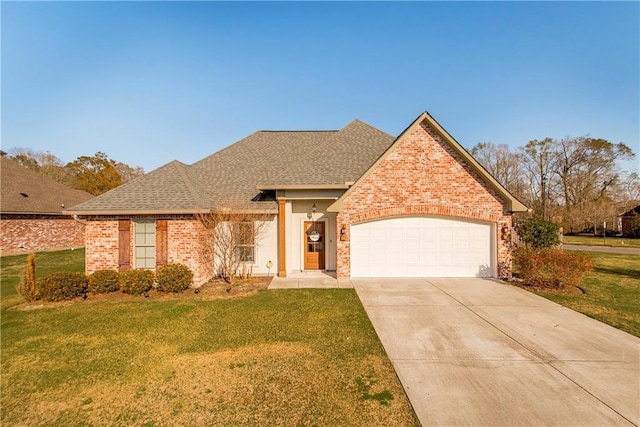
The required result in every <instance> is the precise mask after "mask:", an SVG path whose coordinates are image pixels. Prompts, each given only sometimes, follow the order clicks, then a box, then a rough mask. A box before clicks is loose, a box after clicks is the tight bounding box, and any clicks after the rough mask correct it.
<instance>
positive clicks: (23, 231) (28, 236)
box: [0, 215, 85, 255]
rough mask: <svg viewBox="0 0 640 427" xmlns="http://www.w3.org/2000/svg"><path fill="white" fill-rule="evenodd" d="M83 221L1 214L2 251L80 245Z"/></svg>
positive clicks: (67, 218)
mask: <svg viewBox="0 0 640 427" xmlns="http://www.w3.org/2000/svg"><path fill="white" fill-rule="evenodd" d="M84 228H85V227H84V225H82V224H81V223H79V222H78V221H75V220H74V219H73V218H71V217H69V216H53V215H50V216H45V215H39V216H34V215H2V218H1V219H0V251H1V252H2V254H3V255H4V254H11V253H25V252H36V251H46V250H54V249H65V248H77V247H82V246H84Z"/></svg>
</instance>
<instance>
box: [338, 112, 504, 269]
mask: <svg viewBox="0 0 640 427" xmlns="http://www.w3.org/2000/svg"><path fill="white" fill-rule="evenodd" d="M403 215H435V216H446V217H453V218H460V219H470V220H476V221H483V222H487V223H492V224H495V227H496V230H497V232H496V234H497V236H496V241H497V246H498V248H497V269H498V277H508V276H510V275H511V246H510V243H509V240H502V238H501V232H500V230H501V228H502V227H504V226H507V227H508V228H509V229H511V224H512V222H511V215H510V214H509V212H507V209H506V207H505V202H504V201H503V200H502V199H501V197H500V196H499V195H498V194H497V193H496V192H495V191H494V190H493V189H492V188H490V187H489V186H488V185H486V184H485V183H484V181H483V180H482V179H481V178H480V176H479V175H478V174H477V173H475V172H474V171H473V169H472V168H470V167H469V166H468V165H467V164H466V162H465V161H464V159H463V158H462V157H461V156H459V155H458V154H457V153H456V152H455V151H454V150H453V148H452V147H451V146H450V145H449V144H448V143H446V142H444V141H443V140H442V138H441V137H440V135H439V134H438V133H437V132H435V131H434V130H433V129H431V128H430V127H428V126H426V125H424V124H423V125H420V126H416V127H414V128H413V130H412V131H410V133H409V134H405V135H404V136H403V137H402V139H401V140H400V141H399V142H398V143H396V146H395V147H394V148H393V151H392V152H391V153H389V155H388V156H387V157H386V158H385V159H384V160H383V161H382V162H381V163H379V164H378V165H377V167H376V168H375V169H373V170H372V171H371V172H370V173H369V175H368V176H367V177H366V178H365V179H364V180H363V181H362V182H360V183H359V184H358V186H357V187H354V188H353V190H352V191H351V193H350V194H349V195H348V196H347V197H346V198H345V200H344V203H343V209H342V211H341V212H340V213H338V216H337V222H338V224H337V236H336V237H337V238H336V241H337V242H338V245H337V251H338V254H337V255H338V256H337V260H338V265H337V275H338V277H349V275H350V266H351V244H350V232H349V230H350V226H351V225H352V224H358V223H361V222H366V221H371V220H376V219H382V218H390V217H397V216H403ZM343 227H344V228H345V229H346V231H347V232H346V233H345V234H343V235H341V234H340V230H341V229H342V228H343Z"/></svg>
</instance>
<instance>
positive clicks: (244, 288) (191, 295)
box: [10, 276, 273, 311]
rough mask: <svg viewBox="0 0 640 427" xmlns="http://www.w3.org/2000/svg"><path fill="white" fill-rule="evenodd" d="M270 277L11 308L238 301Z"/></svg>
mask: <svg viewBox="0 0 640 427" xmlns="http://www.w3.org/2000/svg"><path fill="white" fill-rule="evenodd" d="M272 279H273V277H272V276H271V277H266V276H259V277H252V278H250V279H243V280H238V281H237V282H236V283H235V284H234V285H233V286H230V285H229V284H228V283H227V282H225V281H223V280H220V279H213V280H210V281H209V282H207V283H205V284H204V285H202V286H200V287H199V288H195V289H194V288H189V289H187V290H186V291H183V292H181V293H173V292H169V293H167V292H160V291H158V290H156V289H151V290H150V291H149V296H148V297H145V296H142V295H129V294H125V293H123V292H120V291H118V292H109V293H104V294H92V293H88V294H87V298H86V299H83V298H75V299H72V300H67V301H56V302H48V301H34V302H29V303H27V302H25V303H22V304H19V305H16V306H14V307H11V308H10V309H13V310H20V311H27V310H37V309H40V308H47V307H60V306H65V305H71V304H79V303H81V304H87V303H92V302H105V301H108V302H126V301H167V300H180V299H181V300H185V299H187V300H202V301H207V300H216V299H231V298H241V297H245V296H249V295H253V294H255V293H257V292H258V291H259V290H262V289H267V288H268V287H269V284H270V283H271V280H272Z"/></svg>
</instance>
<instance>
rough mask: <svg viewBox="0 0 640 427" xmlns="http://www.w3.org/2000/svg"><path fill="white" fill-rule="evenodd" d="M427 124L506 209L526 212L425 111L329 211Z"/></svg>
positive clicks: (524, 207) (335, 207) (521, 205)
mask: <svg viewBox="0 0 640 427" xmlns="http://www.w3.org/2000/svg"><path fill="white" fill-rule="evenodd" d="M423 123H424V124H425V125H427V126H428V127H430V128H431V129H434V130H435V131H436V132H437V133H438V135H440V137H441V138H442V139H443V141H444V142H446V143H447V144H449V146H451V147H452V148H453V150H454V151H455V152H456V153H457V154H458V155H459V156H461V157H462V158H463V159H464V161H465V162H467V164H468V165H469V166H470V167H471V168H472V169H473V170H474V171H475V172H476V173H477V174H478V175H479V176H480V177H481V178H483V179H484V181H485V182H486V183H487V184H488V185H489V186H491V187H492V188H493V189H494V190H495V191H496V192H497V193H498V194H499V195H500V196H502V197H503V199H504V200H505V202H506V203H507V209H508V210H509V211H511V212H526V211H528V208H527V207H526V206H525V205H524V204H523V203H522V202H521V201H519V200H518V199H516V198H515V197H514V196H513V195H512V194H511V193H510V192H509V191H507V189H506V188H504V187H503V186H502V185H501V184H500V183H499V182H498V181H497V180H496V179H495V178H494V177H493V176H492V175H491V174H490V173H489V172H488V171H487V170H486V169H485V168H484V167H483V166H482V165H480V163H478V161H477V160H476V159H474V158H473V156H472V155H471V154H470V153H469V152H468V151H467V150H465V149H464V147H463V146H462V145H460V143H458V141H456V140H455V139H454V138H453V137H452V136H451V135H449V133H448V132H447V131H446V130H445V129H444V128H443V127H442V126H440V124H439V123H438V122H437V121H436V120H435V119H434V118H433V117H431V115H429V113H427V112H426V111H425V112H424V113H422V114H421V115H420V116H419V117H418V118H417V119H415V120H414V121H413V123H411V124H410V125H409V127H407V128H406V129H405V130H404V131H403V132H402V133H401V134H400V136H398V138H396V140H395V141H394V143H393V144H392V145H391V146H390V147H389V148H388V149H387V150H386V151H385V153H384V154H382V156H380V158H378V159H377V161H376V162H375V164H373V165H372V166H371V167H370V168H368V169H367V171H366V173H364V174H363V175H362V176H361V177H359V179H358V181H356V182H355V184H354V185H353V186H351V187H350V188H349V190H347V191H345V192H344V194H342V196H340V198H339V199H338V200H336V201H335V202H334V203H333V204H332V205H331V206H329V208H328V211H329V212H339V211H340V210H342V204H343V202H344V199H345V198H346V197H348V196H349V194H350V193H351V192H352V191H353V190H354V189H355V188H356V187H357V186H358V184H359V183H360V182H362V181H363V180H364V179H365V178H366V176H367V175H368V174H369V172H370V171H371V170H373V169H374V168H375V166H377V165H378V164H379V163H380V162H382V161H383V160H384V159H385V158H386V157H387V156H388V155H389V154H390V153H391V152H393V147H394V146H396V145H397V144H399V143H400V141H402V140H403V137H404V136H405V135H408V134H410V133H411V131H412V130H413V129H414V128H415V127H416V126H420V125H422V124H423Z"/></svg>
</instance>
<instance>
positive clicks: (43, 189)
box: [0, 156, 94, 215]
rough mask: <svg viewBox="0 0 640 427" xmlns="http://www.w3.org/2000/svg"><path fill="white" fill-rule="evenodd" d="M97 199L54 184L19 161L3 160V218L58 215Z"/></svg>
mask: <svg viewBox="0 0 640 427" xmlns="http://www.w3.org/2000/svg"><path fill="white" fill-rule="evenodd" d="M93 198H94V196H93V195H91V194H89V193H87V192H85V191H81V190H75V189H73V188H71V187H67V186H66V185H63V184H60V183H58V182H56V181H53V180H51V179H49V178H47V177H45V176H43V175H41V174H39V173H37V172H35V171H32V170H31V169H27V168H25V167H23V166H20V165H19V164H18V163H16V162H15V161H13V160H11V159H9V158H7V157H6V156H0V212H2V214H57V215H61V214H62V213H63V212H62V211H63V208H62V206H63V205H64V207H65V209H68V208H70V207H72V206H73V205H77V204H78V203H82V202H84V201H87V200H91V199H93Z"/></svg>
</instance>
